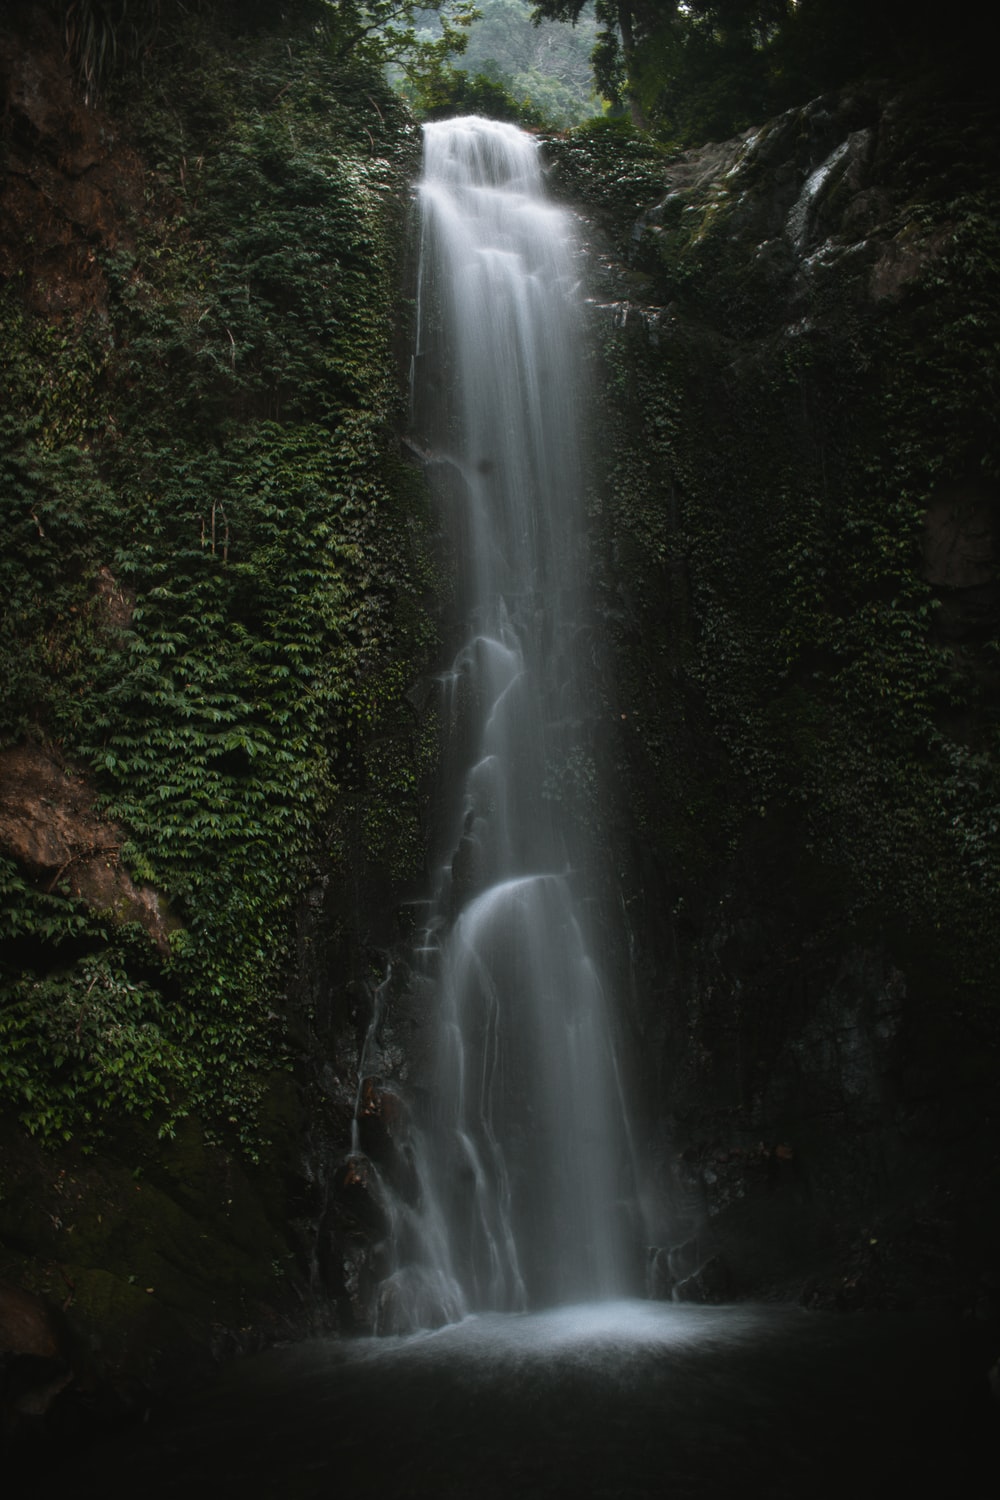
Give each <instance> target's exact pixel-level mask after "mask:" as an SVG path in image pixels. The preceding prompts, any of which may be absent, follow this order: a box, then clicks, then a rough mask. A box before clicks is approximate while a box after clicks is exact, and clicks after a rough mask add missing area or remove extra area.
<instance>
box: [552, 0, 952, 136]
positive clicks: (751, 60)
mask: <svg viewBox="0 0 1000 1500" xmlns="http://www.w3.org/2000/svg"><path fill="white" fill-rule="evenodd" d="M589 8H590V0H535V10H534V15H535V18H536V20H538V21H542V20H550V21H552V20H554V21H564V22H568V23H570V24H572V25H575V24H576V23H577V22H578V21H579V20H580V18H581V17H582V16H583V15H584V13H585V12H586V11H588V10H589ZM594 13H595V15H596V18H597V22H598V27H599V30H598V35H597V41H596V44H595V47H594V52H593V66H594V72H595V79H596V83H597V87H598V89H599V90H600V92H601V93H602V95H603V96H604V98H605V99H607V100H608V102H609V103H610V104H611V106H612V107H613V108H614V109H617V110H625V109H627V110H628V111H629V112H630V113H631V115H632V118H633V120H634V121H635V123H636V124H640V125H644V126H648V127H650V128H652V129H654V130H655V131H656V132H657V133H658V134H660V135H664V136H667V137H670V138H673V139H677V140H692V139H704V138H706V137H715V138H720V137H722V136H725V135H729V134H732V133H733V132H734V131H737V130H739V129H742V128H744V127H745V126H747V125H750V124H752V123H754V122H755V121H760V120H762V119H764V118H766V117H767V116H768V115H769V114H774V113H776V112H778V111H780V110H782V109H785V108H788V107H789V106H791V105H793V104H796V103H801V102H803V101H804V100H805V99H807V98H809V97H811V96H812V95H814V94H816V93H820V92H822V91H823V90H824V89H828V88H834V87H838V86H840V85H841V84H844V83H847V82H849V81H850V80H851V79H852V78H861V77H864V76H866V75H868V76H871V75H872V74H882V75H884V74H889V75H895V74H897V73H899V72H901V71H905V70H907V69H912V68H915V67H919V66H921V65H922V64H924V63H926V62H927V61H929V60H930V61H933V63H934V64H935V66H941V65H942V64H945V65H948V66H952V67H954V66H960V67H963V68H967V67H970V66H975V56H976V51H977V48H976V39H975V36H974V32H975V27H976V23H974V22H972V21H970V20H969V19H968V18H967V17H965V18H963V20H962V23H961V24H960V25H957V26H954V27H952V28H950V29H947V28H945V27H944V26H943V24H942V18H941V13H940V10H939V9H937V8H932V6H931V5H930V3H929V0H911V3H904V0H594Z"/></svg>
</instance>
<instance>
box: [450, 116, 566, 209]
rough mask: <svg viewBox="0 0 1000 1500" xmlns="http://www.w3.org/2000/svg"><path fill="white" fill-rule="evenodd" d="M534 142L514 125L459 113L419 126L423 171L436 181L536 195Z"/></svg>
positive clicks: (537, 167) (538, 169)
mask: <svg viewBox="0 0 1000 1500" xmlns="http://www.w3.org/2000/svg"><path fill="white" fill-rule="evenodd" d="M538 149H539V148H538V142H537V141H536V140H535V139H534V138H533V137H532V136H530V135H528V134H527V132H526V131H524V130H521V129H520V128H519V127H518V126H517V125H511V124H510V123H509V122H507V121H505V120H487V119H484V117H483V116H482V115H460V116H458V117H457V118H456V119H454V120H432V121H429V122H428V123H427V124H426V125H425V126H424V171H425V174H426V176H427V177H428V178H431V179H433V180H435V181H437V182H452V183H455V184H456V185H461V186H465V185H467V184H469V183H473V182H475V183H479V184H486V185H489V186H491V187H502V188H505V189H508V190H510V191H513V192H522V193H528V194H530V195H532V196H537V195H540V194H541V193H542V191H543V188H542V170H541V163H540V161H539V155H538Z"/></svg>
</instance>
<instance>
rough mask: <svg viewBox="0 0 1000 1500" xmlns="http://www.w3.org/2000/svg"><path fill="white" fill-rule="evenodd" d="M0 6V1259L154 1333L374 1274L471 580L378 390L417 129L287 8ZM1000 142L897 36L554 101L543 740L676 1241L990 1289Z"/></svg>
mask: <svg viewBox="0 0 1000 1500" xmlns="http://www.w3.org/2000/svg"><path fill="white" fill-rule="evenodd" d="M29 10H30V8H29ZM39 17H40V18H39ZM4 24H5V25H6V26H7V27H8V29H7V30H6V31H4V32H3V33H2V34H0V77H2V80H3V85H4V99H5V104H4V113H3V118H2V131H3V142H4V152H5V156H4V195H5V196H4V199H3V217H2V220H0V273H2V275H3V278H4V283H5V285H4V289H3V300H2V303H0V317H2V320H3V322H2V327H3V338H4V351H5V386H6V388H5V393H4V405H3V408H2V410H0V436H2V439H3V453H2V458H0V462H2V464H3V475H4V490H3V494H2V496H0V504H2V505H3V507H4V514H3V525H4V529H5V536H6V537H7V538H9V545H8V547H7V550H6V551H5V554H4V559H3V564H2V566H3V569H4V572H3V579H4V591H5V597H4V602H5V609H6V617H5V627H4V628H5V634H4V637H3V642H2V645H0V650H2V653H3V654H2V662H3V671H4V676H5V681H6V684H7V689H8V691H7V693H6V697H5V707H4V717H3V721H2V726H0V734H2V745H3V748H2V749H0V775H2V781H0V845H2V849H0V852H2V855H3V864H2V880H3V883H4V923H5V926H4V929H3V939H4V965H5V967H4V1009H3V1012H2V1021H0V1026H2V1041H3V1046H4V1054H3V1055H4V1061H3V1064H2V1067H3V1074H2V1083H3V1090H4V1106H3V1107H4V1111H5V1112H4V1114H3V1118H2V1126H0V1129H2V1146H3V1178H2V1195H0V1241H2V1244H3V1261H2V1270H0V1277H2V1279H3V1280H4V1282H6V1283H8V1284H10V1287H11V1288H17V1289H19V1290H10V1291H9V1292H8V1294H7V1297H8V1302H6V1303H4V1304H3V1306H4V1307H7V1306H8V1305H9V1307H10V1309H11V1311H10V1314H9V1317H8V1325H9V1327H11V1328H21V1329H22V1330H23V1329H24V1328H26V1327H27V1328H29V1329H30V1330H33V1332H30V1333H23V1332H22V1334H19V1335H17V1337H19V1338H20V1339H21V1342H20V1344H16V1343H15V1344H12V1348H14V1349H15V1351H17V1352H19V1353H20V1354H22V1355H23V1354H25V1353H30V1354H34V1355H37V1356H38V1357H42V1351H43V1349H44V1350H45V1351H46V1352H45V1355H44V1357H45V1358H51V1357H52V1356H53V1354H54V1353H55V1352H59V1351H61V1353H62V1355H63V1356H64V1357H68V1358H71V1360H75V1361H76V1362H77V1364H78V1366H79V1367H80V1368H83V1367H84V1366H86V1367H87V1368H88V1369H89V1370H91V1371H96V1372H97V1373H98V1374H99V1373H100V1372H107V1371H114V1370H121V1369H123V1368H127V1369H129V1370H130V1371H131V1372H132V1373H133V1374H135V1375H137V1376H138V1377H139V1378H140V1379H142V1380H147V1379H151V1378H154V1377H157V1376H162V1375H165V1374H170V1373H171V1372H172V1371H177V1370H180V1369H185V1370H186V1369H188V1368H190V1365H191V1361H192V1359H193V1358H194V1357H195V1356H194V1351H196V1350H202V1351H210V1350H213V1349H215V1350H219V1349H225V1348H233V1347H247V1346H249V1345H251V1344H252V1343H253V1342H254V1341H257V1340H261V1339H266V1338H268V1337H271V1336H273V1334H274V1333H276V1332H281V1331H288V1330H295V1329H298V1330H301V1329H303V1328H307V1327H322V1326H337V1327H340V1328H343V1329H345V1330H347V1329H351V1328H353V1327H357V1326H361V1325H363V1323H364V1320H365V1318H366V1316H367V1313H368V1310H369V1309H368V1307H367V1301H366V1299H367V1296H368V1290H367V1289H368V1286H369V1284H370V1270H371V1266H372V1263H373V1258H374V1257H375V1255H376V1248H375V1247H376V1245H377V1241H378V1239H379V1234H380V1225H379V1222H378V1216H377V1212H376V1211H375V1210H374V1208H373V1204H372V1199H371V1195H370V1194H369V1193H368V1191H367V1189H366V1184H365V1182H364V1181H363V1180H359V1179H358V1177H357V1174H356V1173H355V1172H353V1171H352V1170H350V1169H345V1168H344V1166H343V1158H344V1153H345V1151H346V1147H347V1143H348V1140H349V1137H350V1121H351V1118H352V1114H353V1111H354V1108H355V1100H356V1096H357V1092H358V1083H359V1080H358V1077H357V1068H358V1065H359V1063H358V1059H359V1057H360V1055H361V1048H362V1044H363V1039H364V1037H365V1034H366V1031H367V1027H368V1022H369V1019H370V1017H371V1014H372V1007H373V1004H374V997H375V994H376V990H377V989H378V987H379V986H380V985H382V984H383V981H384V984H385V987H384V989H383V990H382V993H381V996H380V1004H381V1005H382V1006H383V1008H384V1015H385V1024H384V1026H383V1027H382V1030H381V1031H380V1035H379V1039H378V1040H379V1048H378V1054H377V1057H378V1068H377V1069H376V1070H373V1076H372V1078H371V1079H370V1080H369V1085H368V1086H367V1087H366V1089H365V1091H364V1097H363V1110H364V1116H365V1119H364V1130H365V1141H366V1145H367V1147H368V1148H369V1149H370V1151H371V1154H372V1155H373V1156H377V1154H378V1152H379V1150H380V1149H385V1150H387V1151H388V1150H390V1149H391V1130H392V1094H391V1087H390V1088H389V1089H388V1090H386V1091H384V1092H383V1089H382V1086H383V1084H386V1083H388V1084H390V1085H391V1082H392V1079H393V1077H398V1076H401V1075H402V1074H405V1072H406V1070H407V1065H408V1064H407V1055H408V1049H412V1048H414V1047H419V1046H420V1044H421V1034H420V1027H419V1023H418V1020H416V1019H415V1018H414V1017H413V1016H412V1015H411V1014H410V1013H409V1012H408V1011H407V996H406V976H405V974H404V973H402V972H401V970H400V969H399V968H398V967H397V968H396V969H394V970H392V971H388V970H387V960H388V957H389V956H390V955H391V954H392V953H393V952H394V951H395V950H396V949H397V945H398V944H399V942H400V940H401V939H403V938H405V936H406V928H407V924H408V922H409V920H410V918H409V916H408V914H407V913H408V908H407V907H406V905H405V904H404V898H405V897H406V896H407V895H409V894H411V893H412V891H413V890H414V889H416V888H418V887H419V885H420V883H421V881H422V880H423V879H424V878H425V874H426V872H425V869H424V866H425V861H426V857H427V856H426V844H427V829H426V816H427V814H426V806H427V801H426V794H427V789H428V787H429V785H430V783H431V781H432V779H433V771H434V764H435V754H436V748H435V747H436V733H435V725H434V722H433V713H432V711H431V709H430V707H429V705H430V703H431V695H430V692H429V687H428V684H429V681H430V674H431V673H432V672H433V671H434V670H435V669H436V667H437V666H438V665H439V664H440V662H441V661H442V660H443V659H446V657H445V656H444V655H443V651H442V644H441V642H442V637H443V636H444V635H446V634H447V628H446V626H443V625H442V621H446V619H447V616H448V612H449V607H450V606H449V589H450V583H449V579H448V572H447V565H446V563H447V560H446V558H444V557H443V556H442V553H441V549H440V546H439V542H438V538H437V536H436V531H435V523H434V520H433V518H432V517H431V516H430V515H429V513H428V510H427V504H426V495H425V491H424V487H423V484H422V480H421V477H420V475H419V470H418V468H417V467H416V466H415V465H414V464H413V462H412V461H411V459H412V456H410V457H407V456H405V452H404V450H402V449H401V447H400V444H399V440H398V434H399V433H400V432H401V431H402V429H403V427H404V425H405V420H404V415H403V402H402V397H401V390H402V381H401V379H400V374H399V368H400V360H399V350H400V349H401V348H403V347H405V344H406V331H405V325H406V321H407V315H408V314H407V306H408V304H407V300H406V296H405V295H404V293H403V292H402V291H401V288H403V287H405V285H406V281H405V276H406V249H405V244H406V232H405V231H406V216H407V206H408V201H409V191H410V185H411V184H412V181H413V179H414V177H415V174H416V169H417V158H418V151H419V132H418V131H417V128H416V127H415V126H414V125H413V123H412V122H411V121H409V120H408V119H407V117H406V116H405V114H404V112H403V111H402V109H401V107H400V105H399V104H398V102H396V101H395V100H394V99H393V98H392V96H391V95H389V94H388V92H387V91H386V90H385V89H384V88H383V87H382V85H381V84H380V83H379V82H378V80H377V79H374V78H373V77H372V75H371V73H370V71H366V70H365V69H364V68H361V67H358V68H357V69H353V70H352V67H351V66H350V65H349V64H348V63H346V62H345V61H344V60H343V59H339V60H334V59H332V58H331V57H330V55H329V54H328V53H326V52H323V51H322V50H321V49H319V48H317V46H316V44H315V39H314V38H312V37H309V36H305V35H303V36H300V37H291V38H289V37H288V36H286V35H281V36H278V35H273V34H270V33H268V32H267V31H266V29H264V30H253V29H251V30H250V31H249V32H242V31H239V30H238V29H237V30H236V31H226V32H223V33H220V32H219V31H217V30H213V28H212V27H211V26H210V25H209V23H208V22H207V21H204V22H202V21H194V20H193V21H192V27H193V29H192V31H191V32H190V34H188V35H187V36H186V37H185V39H184V41H183V43H182V42H181V41H180V40H179V41H178V44H177V46H176V48H175V49H174V50H173V51H170V52H168V53H167V55H166V57H165V60H164V62H163V67H162V69H161V71H160V72H158V73H156V74H155V75H151V76H146V77H144V78H142V79H140V78H131V79H130V80H129V83H128V87H127V88H126V89H123V90H121V91H119V93H117V94H115V93H114V91H111V92H110V93H109V95H108V96H107V97H106V98H104V99H103V100H101V101H100V102H99V103H98V104H97V105H85V104H84V103H83V101H82V97H81V93H80V88H79V84H78V82H77V81H76V80H75V79H74V77H73V75H72V73H71V72H70V70H69V68H68V65H67V64H66V62H65V59H64V56H63V44H62V38H61V34H60V33H59V32H58V31H57V30H55V29H53V27H52V26H51V25H49V24H48V23H47V22H46V21H45V19H44V14H42V13H41V12H40V13H39V15H34V13H33V12H32V15H31V17H30V18H29V20H28V21H27V22H24V23H23V24H20V25H15V24H14V23H13V22H5V23H4ZM199 27H201V28H202V29H201V30H199V29H198V28H199ZM995 142H996V122H995V119H994V118H993V116H992V115H991V113H990V112H989V111H988V110H987V109H986V107H985V106H983V105H981V104H979V103H977V102H976V101H975V100H973V99H968V98H961V97H959V98H956V97H954V96H952V95H947V96H946V95H942V94H941V93H940V92H939V91H937V89H936V88H935V86H934V85H933V84H932V85H929V86H928V87H927V88H925V89H921V88H919V87H917V86H914V87H912V88H911V89H910V90H909V91H905V90H901V89H900V88H894V87H891V86H889V85H888V84H878V83H875V84H871V85H867V86H864V87H858V88H855V89H852V90H849V91H845V92H843V93H841V94H838V95H836V96H831V97H829V98H824V99H822V100H819V101H816V102H815V103H814V104H812V105H810V106H808V107H807V108H805V109H802V110H797V111H793V112H791V113H790V114H788V115H785V116H782V117H781V118H780V119H778V120H775V121H772V122H770V123H769V124H765V125H762V126H761V127H760V128H759V129H758V130H755V131H751V132H748V133H747V134H746V135H745V136H743V137H740V138H739V139H736V140H734V141H729V142H725V143H720V144H713V145H710V146H707V147H705V148H703V149H701V150H699V151H692V152H688V153H683V154H678V153H673V154H671V153H668V152H665V151H663V150H662V149H660V148H656V147H654V146H651V145H649V144H648V143H644V142H643V141H642V140H640V139H638V138H636V137H635V136H633V135H631V134H630V133H628V132H624V131H622V130H621V129H619V128H617V127H615V126H614V125H608V124H605V125H599V126H596V127H594V128H590V129H587V128H584V129H582V130H580V131H578V132H574V133H572V134H570V135H569V136H566V137H560V138H553V139H551V140H548V141H547V142H546V151H547V154H548V157H549V160H550V162H551V164H552V172H551V180H552V183H553V184H554V186H555V187H556V189H557V190H558V191H559V192H560V193H562V194H563V195H564V196H565V197H566V198H567V199H568V200H569V201H571V202H573V203H575V204H576V205H578V206H579V207H580V208H581V209H582V211H583V212H584V214H585V215H586V216H587V218H588V223H589V225H590V235H591V241H592V245H593V249H594V256H595V264H596V266H597V271H596V275H595V284H594V286H593V289H592V291H593V309H592V324H593V327H594V330H595V335H596V338H595V356H594V359H595V371H594V373H595V383H596V385H597V388H598V390H599V400H598V402H597V406H598V408H599V414H600V424H599V432H598V436H599V442H598V443H597V444H596V446H597V447H598V451H599V458H600V464H601V468H602V471H603V472H602V477H601V483H600V486H599V488H597V489H595V492H594V494H593V495H591V496H590V501H589V506H590V514H591V517H592V525H593V548H592V566H593V584H594V590H595V599H596V601H597V612H598V614H599V616H600V619H599V621H598V622H597V623H598V626H599V634H600V636H602V637H603V638H604V639H605V641H606V643H607V644H606V645H605V646H604V647H603V648H602V654H601V661H602V670H603V684H604V686H603V691H602V694H601V696H600V699H599V701H598V703H597V704H596V705H595V712H594V718H593V724H592V726H591V744H590V751H589V754H588V755H587V756H583V757H580V758H578V759H577V760H576V761H575V762H574V764H573V765H572V766H567V767H564V768H563V776H562V780H561V782H560V784H559V785H558V786H554V787H553V788H552V794H553V795H559V796H561V797H564V798H566V799H568V800H569V801H570V802H571V803H572V804H573V805H574V806H575V807H576V808H577V809H578V811H579V813H580V815H581V816H584V817H587V818H588V819H597V820H598V821H599V825H600V830H601V834H602V837H601V840H600V861H601V870H600V875H601V878H602V879H603V880H604V881H605V882H606V885H607V887H608V890H609V891H610V892H612V893H613V896H614V902H615V903H617V904H618V905H619V906H620V907H621V908H622V909H623V911H624V915H625V918H626V920H625V922H623V925H622V931H623V932H625V931H627V933H628V934H630V941H626V939H625V938H623V937H622V936H621V935H619V936H618V937H617V939H616V941H617V942H618V949H619V953H620V957H621V969H622V973H623V975H624V976H625V979H624V981H623V983H622V984H621V985H620V987H619V988H620V992H621V993H622V994H623V995H624V996H625V999H626V1003H627V1006H628V1026H629V1029H630V1032H631V1037H632V1044H633V1053H634V1056H635V1058H636V1059H637V1061H636V1065H635V1069H634V1080H633V1084H632V1089H633V1093H634V1095H635V1100H634V1107H635V1114H636V1117H637V1118H639V1119H640V1120H641V1122H642V1126H641V1133H642V1136H643V1139H644V1143H645V1149H646V1153H647V1156H648V1158H649V1160H650V1163H651V1168H650V1180H649V1183H648V1185H647V1188H648V1197H649V1202H650V1205H651V1212H650V1220H651V1241H652V1245H651V1251H650V1267H649V1269H650V1275H651V1282H652V1286H653V1289H654V1291H655V1292H656V1293H657V1294H659V1295H669V1294H670V1293H671V1292H674V1291H676V1293H677V1294H678V1295H681V1296H693V1297H706V1298H713V1297H720V1296H729V1295H734V1294H742V1293H753V1294H761V1293H766V1292H775V1293H781V1294H783V1295H789V1294H791V1295H795V1296H804V1297H805V1298H806V1300H807V1301H809V1302H811V1303H813V1304H814V1305H821V1306H831V1305H832V1306H842V1307H854V1306H858V1305H865V1306H881V1305H887V1304H891V1305H900V1304H906V1303H926V1302H927V1301H934V1300H942V1299H943V1300H944V1301H945V1302H946V1303H947V1305H949V1306H951V1307H953V1308H954V1309H955V1310H957V1311H969V1310H973V1311H975V1310H978V1311H979V1312H980V1313H981V1314H982V1315H983V1316H984V1318H986V1319H987V1320H988V1319H989V1318H994V1320H995V1315H996V1305H995V1294H996V1293H997V1291H998V1290H1000V1284H998V1280H997V1276H998V1272H1000V1266H998V1246H1000V1223H998V1210H997V1207H996V1204H997V1202H998V1198H997V1193H996V1187H997V1180H996V1179H997V1160H996V1154H997V1153H996V1144H995V1143H996V1131H995V1120H996V1103H997V1099H996V1088H997V1080H998V1070H997V1051H996V1046H997V1011H996V1003H995V975H996V972H997V933H996V924H995V912H996V900H997V894H998V891H997V883H998V850H997V806H998V798H997V790H998V789H997V778H996V759H995V753H996V730H997V719H996V703H997V697H996V689H997V657H996V632H997V624H998V615H1000V590H998V585H997V573H996V555H995V527H996V500H997V483H998V453H997V416H996V387H997V352H996V331H997V306H996V301H997V292H996V283H995V268H996V264H997V252H998V246H997V239H996V236H997V230H996V224H997V222H998V219H997V204H996V189H995V185H994V183H993V179H992V176H991V171H990V163H991V160H992V156H991V152H992V150H993V148H994V147H995ZM595 771H596V772H599V773H600V775H601V777H602V778H603V784H604V785H605V786H607V787H609V788H610V793H609V795H608V796H607V798H606V799H605V800H604V801H603V802H602V804H601V805H600V806H597V805H595V803H594V801H593V787H594V785H595V781H594V773H595ZM387 972H389V978H388V979H386V977H385V976H386V974H387ZM380 1143H381V1145H380ZM140 1205H141V1207H140ZM37 1297H42V1298H46V1299H48V1302H47V1304H43V1303H40V1302H38V1301H36V1300H33V1299H35V1298H37ZM25 1299H26V1300H25ZM991 1299H992V1300H991ZM53 1303H57V1304H59V1306H60V1307H61V1308H62V1309H63V1311H64V1313H65V1317H66V1318H67V1319H68V1326H67V1327H64V1326H63V1325H62V1323H61V1322H60V1321H59V1319H58V1318H57V1317H56V1315H55V1314H54V1313H52V1312H51V1310H49V1311H46V1310H45V1309H46V1306H48V1307H49V1308H50V1309H51V1304H53ZM57 1325H58V1326H57ZM991 1326H995V1322H994V1324H993V1325H991ZM12 1337H13V1336H12ZM32 1339H34V1340H35V1343H34V1344H33V1343H32V1342H31V1341H32ZM95 1378H96V1376H95Z"/></svg>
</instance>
